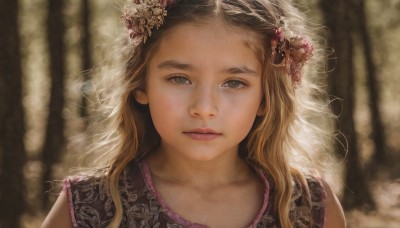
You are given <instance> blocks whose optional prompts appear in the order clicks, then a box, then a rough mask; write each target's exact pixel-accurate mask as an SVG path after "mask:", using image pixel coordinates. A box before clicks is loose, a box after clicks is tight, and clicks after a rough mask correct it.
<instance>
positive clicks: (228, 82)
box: [136, 20, 262, 161]
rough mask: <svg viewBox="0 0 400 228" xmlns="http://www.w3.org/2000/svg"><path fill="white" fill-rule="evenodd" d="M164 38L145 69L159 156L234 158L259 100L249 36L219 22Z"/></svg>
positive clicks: (258, 70) (144, 97)
mask: <svg viewBox="0 0 400 228" xmlns="http://www.w3.org/2000/svg"><path fill="white" fill-rule="evenodd" d="M214 22H215V23H207V24H196V23H186V24H181V25H178V26H176V27H174V28H172V29H170V30H169V31H167V33H165V35H164V36H163V38H162V39H161V41H160V44H159V46H158V48H157V50H156V52H155V53H154V55H153V56H152V58H151V60H150V62H149V64H148V67H147V75H146V77H147V79H146V80H147V81H146V87H145V92H143V93H139V94H138V95H137V96H136V98H137V100H138V101H139V102H140V103H142V104H147V103H148V104H149V108H150V114H151V118H152V120H153V123H154V126H155V128H156V129H157V131H158V133H159V134H160V136H161V147H160V151H161V152H166V153H168V154H170V155H173V156H181V157H182V158H185V159H190V160H195V161H210V160H213V159H217V158H221V157H223V156H237V150H238V144H239V143H240V142H241V141H242V140H243V139H244V138H245V137H246V135H247V134H248V133H249V131H250V129H251V127H252V125H253V122H254V120H255V117H256V115H257V114H258V113H259V112H260V110H259V108H260V103H261V99H262V88H261V74H262V64H261V62H260V60H259V58H258V57H257V55H256V53H255V51H254V49H252V48H251V47H250V46H249V42H248V41H249V34H248V32H247V31H245V30H241V29H238V28H232V27H231V26H227V25H225V24H223V23H221V22H219V21H217V20H216V21H214Z"/></svg>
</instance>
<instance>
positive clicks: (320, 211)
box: [291, 175, 345, 228]
mask: <svg viewBox="0 0 400 228" xmlns="http://www.w3.org/2000/svg"><path fill="white" fill-rule="evenodd" d="M294 182H295V183H294V188H293V192H292V206H291V208H292V209H291V216H292V218H291V219H292V220H293V221H297V222H302V220H304V218H303V217H302V216H301V215H302V214H303V215H304V214H306V213H305V212H306V211H303V210H306V208H309V209H308V210H310V211H309V213H311V214H310V216H311V218H312V220H313V223H314V227H327V228H329V227H338V228H340V227H345V219H344V214H343V210H342V207H341V206H340V203H339V200H338V199H337V197H336V196H335V195H334V193H333V192H332V190H331V188H330V186H329V185H328V184H327V183H326V182H325V181H324V180H322V179H321V178H319V177H315V176H310V175H306V176H305V183H302V181H300V179H298V178H296V179H294Z"/></svg>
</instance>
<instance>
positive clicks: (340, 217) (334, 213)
mask: <svg viewBox="0 0 400 228" xmlns="http://www.w3.org/2000/svg"><path fill="white" fill-rule="evenodd" d="M322 184H323V185H324V188H325V191H326V212H325V216H326V221H325V228H342V227H346V221H345V217H344V212H343V209H342V206H341V205H340V202H339V199H338V198H337V197H336V195H335V194H334V193H333V192H332V189H331V187H330V186H329V184H328V183H326V182H325V181H322Z"/></svg>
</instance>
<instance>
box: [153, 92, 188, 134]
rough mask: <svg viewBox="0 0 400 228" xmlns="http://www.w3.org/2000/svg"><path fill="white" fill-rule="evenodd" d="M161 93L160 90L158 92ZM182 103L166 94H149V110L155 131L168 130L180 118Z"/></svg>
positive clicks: (175, 97) (176, 97) (177, 98)
mask: <svg viewBox="0 0 400 228" xmlns="http://www.w3.org/2000/svg"><path fill="white" fill-rule="evenodd" d="M158 91H162V90H158ZM183 107H184V103H183V101H182V99H181V97H179V96H173V95H171V94H168V93H163V92H161V93H157V92H156V93H154V94H152V93H150V94H149V108H150V114H151V118H152V120H153V123H154V126H155V127H156V129H157V131H159V132H160V131H163V129H168V128H170V125H173V124H174V123H176V121H179V119H181V118H182V114H183V113H184V110H183V109H182V108H183Z"/></svg>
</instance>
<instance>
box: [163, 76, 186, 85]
mask: <svg viewBox="0 0 400 228" xmlns="http://www.w3.org/2000/svg"><path fill="white" fill-rule="evenodd" d="M168 80H169V81H172V82H173V83H175V84H191V82H190V81H189V79H187V78H185V77H182V76H174V77H171V78H169V79H168Z"/></svg>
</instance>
